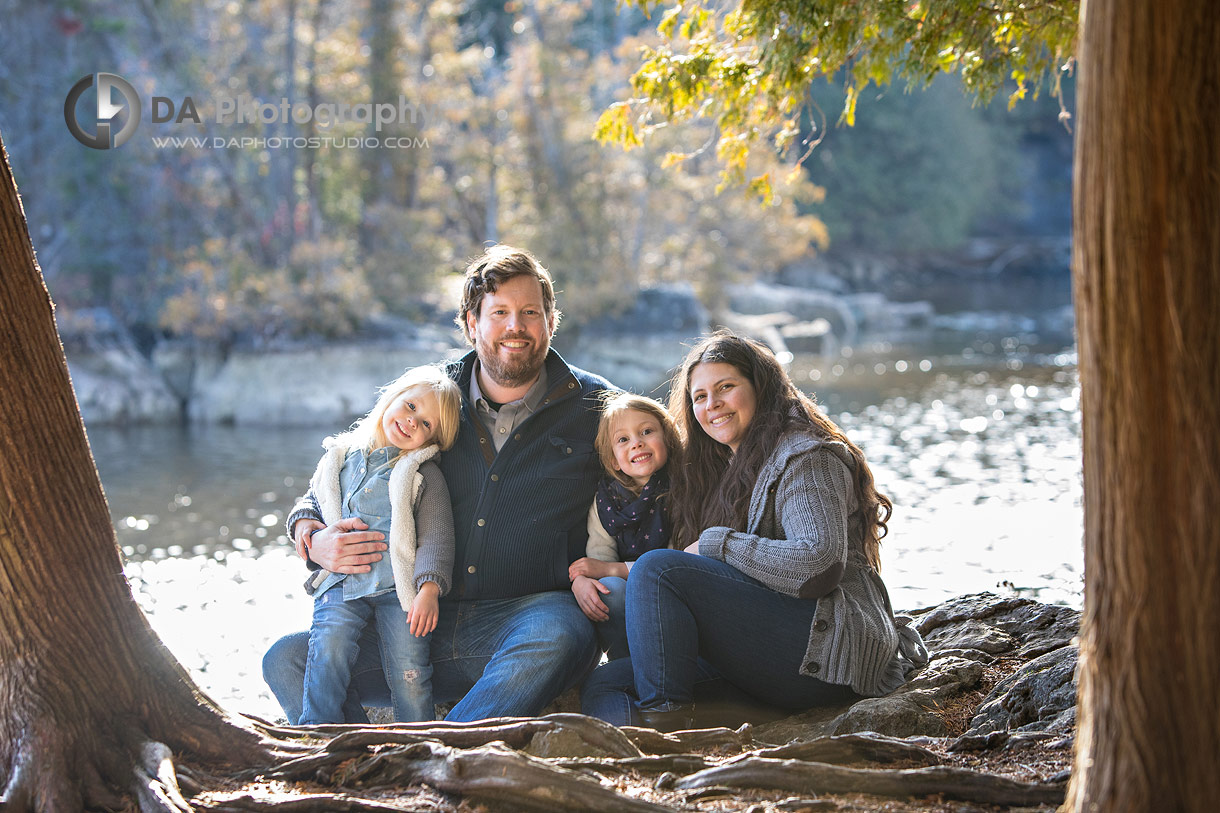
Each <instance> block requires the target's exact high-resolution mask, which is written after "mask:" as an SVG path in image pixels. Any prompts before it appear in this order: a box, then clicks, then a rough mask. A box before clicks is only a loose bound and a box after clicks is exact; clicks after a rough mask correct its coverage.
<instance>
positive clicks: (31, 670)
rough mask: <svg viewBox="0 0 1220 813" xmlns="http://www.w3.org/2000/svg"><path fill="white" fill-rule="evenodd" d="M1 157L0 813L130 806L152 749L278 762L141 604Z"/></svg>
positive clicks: (212, 757) (214, 758)
mask: <svg viewBox="0 0 1220 813" xmlns="http://www.w3.org/2000/svg"><path fill="white" fill-rule="evenodd" d="M2 151H3V143H2V142H0V336H3V341H4V346H3V350H2V351H0V807H4V809H5V810H12V811H23V810H54V811H72V810H80V809H83V808H85V807H91V808H95V807H99V806H105V807H113V808H118V807H125V806H126V805H125V804H124V801H123V800H124V799H125V798H127V797H130V796H131V794H132V792H133V784H143V785H145V786H147V785H149V784H156V783H155V782H153V781H152V780H149V779H148V778H147V776H145V779H143V780H141V779H139V778H138V777H139V776H140V775H141V771H143V770H144V769H145V767H146V766H147V763H148V762H149V761H150V759H152V760H153V761H156V758H155V756H154V752H153V750H150V749H147V748H146V747H145V746H146V744H148V743H150V742H161V743H164V744H166V745H168V746H169V748H170V749H172V750H173V751H175V752H186V753H189V754H191V755H192V756H193V757H195V758H196V759H201V760H204V761H215V762H223V761H226V760H238V761H241V762H243V763H245V764H246V765H251V764H259V763H264V762H267V761H268V753H267V751H266V750H265V748H264V747H263V745H262V740H261V738H260V737H259V736H258V735H257V734H256V733H255V732H254V731H253V730H251V729H249V728H246V727H242V726H239V725H238V724H236V723H234V722H233V721H230V720H229V719H228V718H227V717H226V716H225V715H224V713H223V712H222V711H220V710H219V709H218V708H217V707H216V706H215V705H214V704H213V703H212V702H211V701H210V700H209V699H208V698H206V697H204V696H203V695H202V694H201V693H200V692H199V690H198V689H197V688H196V687H195V686H194V684H193V683H192V682H191V680H190V678H189V677H188V676H187V674H186V672H185V671H184V670H183V668H182V667H181V666H180V665H179V664H178V662H177V661H176V660H174V658H173V656H171V655H170V654H169V653H168V652H167V651H166V650H165V648H164V646H163V645H162V644H161V642H160V640H158V638H157V636H156V634H154V633H153V632H152V630H151V629H150V628H149V626H148V623H147V621H146V620H145V618H144V615H143V613H141V611H140V609H139V607H138V606H137V605H136V603H135V601H134V599H133V598H132V595H131V590H130V588H129V586H128V584H127V581H126V579H125V578H124V576H123V568H122V563H121V562H120V560H119V554H118V548H117V546H116V544H115V538H114V531H113V528H112V527H111V525H110V515H109V511H108V510H107V507H106V500H105V498H104V496H103V495H102V488H101V483H100V482H99V480H98V476H97V471H96V469H95V468H94V465H93V458H92V455H91V454H90V452H89V446H88V443H87V441H86V439H85V430H84V425H83V424H82V423H81V417H80V410H79V409H78V407H77V404H76V398H75V396H74V394H73V391H72V385H71V382H70V381H69V378H68V367H67V362H66V360H65V358H64V353H63V348H62V346H61V344H60V341H59V336H58V334H57V333H56V329H55V321H54V317H53V313H52V305H51V300H50V298H49V296H48V295H47V290H46V287H45V286H44V284H43V281H42V276H41V273H40V272H39V269H38V266H37V264H36V262H35V259H34V252H33V248H32V246H31V244H30V238H29V234H28V231H27V227H26V223H25V218H24V215H23V212H22V209H21V203H20V200H19V199H18V196H17V188H16V185H15V184H14V182H13V176H12V172H11V170H10V169H9V165H8V156H7V154H3V152H2ZM151 772H152V773H154V774H155V773H156V766H155V765H154V766H153V767H152V771H151ZM169 780H170V782H171V783H172V771H171V772H170V774H169ZM152 795H156V794H155V793H153V794H152ZM162 795H163V796H165V798H166V799H168V796H169V795H171V794H168V792H165V793H163V794H162ZM149 798H151V796H150V797H149ZM150 804H153V803H150ZM165 804H167V805H171V806H172V803H170V802H168V801H166V802H165ZM154 806H155V804H154Z"/></svg>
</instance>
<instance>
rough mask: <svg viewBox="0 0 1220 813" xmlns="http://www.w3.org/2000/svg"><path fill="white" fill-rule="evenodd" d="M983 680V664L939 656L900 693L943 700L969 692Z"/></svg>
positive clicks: (954, 657) (949, 656)
mask: <svg viewBox="0 0 1220 813" xmlns="http://www.w3.org/2000/svg"><path fill="white" fill-rule="evenodd" d="M982 679H983V664H981V663H979V662H978V661H972V660H967V659H965V658H959V657H956V656H954V655H948V656H944V655H941V656H938V657H935V658H933V659H932V660H931V662H929V663H928V666H927V668H925V669H924V670H923V671H921V672H919V673H918V674H917V675H916V676H915V677H914V678H913V679H912V680H911V681H910V682H909V683H907V685H906V686H905V687H903V689H902V690H900V691H907V692H915V693H917V694H919V695H922V696H923V697H927V698H932V699H941V698H945V697H949V696H951V695H954V694H957V693H959V692H965V691H969V690H971V689H973V688H975V687H976V686H978V685H979V682H980V681H982Z"/></svg>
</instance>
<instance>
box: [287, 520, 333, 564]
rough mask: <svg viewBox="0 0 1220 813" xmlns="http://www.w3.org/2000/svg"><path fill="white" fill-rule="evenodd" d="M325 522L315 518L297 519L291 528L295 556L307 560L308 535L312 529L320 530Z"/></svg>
mask: <svg viewBox="0 0 1220 813" xmlns="http://www.w3.org/2000/svg"><path fill="white" fill-rule="evenodd" d="M325 527H326V523H324V522H322V521H321V520H316V519H298V520H297V522H296V525H294V526H293V528H292V534H293V539H292V541H293V542H295V543H296V546H297V556H300V557H301V558H302V559H304V560H305V561H309V545H310V542H309V537H310V536H311V535H312V534H313V532H314V531H320V530H322V529H323V528H325Z"/></svg>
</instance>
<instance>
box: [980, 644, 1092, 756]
mask: <svg viewBox="0 0 1220 813" xmlns="http://www.w3.org/2000/svg"><path fill="white" fill-rule="evenodd" d="M1076 658H1077V649H1076V647H1075V646H1064V647H1059V648H1058V649H1055V650H1053V651H1051V652H1048V653H1046V654H1045V655H1042V656H1040V657H1038V658H1035V659H1034V660H1032V661H1030V662H1029V663H1027V664H1025V666H1023V667H1021V668H1020V669H1018V670H1017V671H1016V672H1014V673H1013V674H1012V675H1010V676H1009V677H1007V678H1005V679H1004V680H1002V681H1000V682H999V683H998V684H996V686H995V688H994V689H992V690H991V693H990V694H988V695H987V697H986V698H984V700H983V702H982V704H981V705H980V706H979V708H978V711H977V712H975V715H974V717H973V718H972V719H971V720H970V729H969V730H968V731H967V732H966V734H964V735H963V738H978V737H987V736H989V735H991V734H994V733H1011V732H1044V733H1051V734H1056V735H1062V734H1067V733H1070V732H1071V731H1072V729H1073V727H1074V726H1075V723H1076V678H1075V673H1076Z"/></svg>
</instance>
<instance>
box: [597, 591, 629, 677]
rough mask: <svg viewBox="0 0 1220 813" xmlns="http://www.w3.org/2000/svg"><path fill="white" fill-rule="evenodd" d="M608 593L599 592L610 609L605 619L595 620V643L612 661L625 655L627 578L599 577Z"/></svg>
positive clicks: (626, 649) (626, 650)
mask: <svg viewBox="0 0 1220 813" xmlns="http://www.w3.org/2000/svg"><path fill="white" fill-rule="evenodd" d="M598 581H600V582H601V583H602V585H603V586H604V587H608V588H609V589H610V592H609V593H605V594H600V597H601V600H602V604H605V605H606V609H607V610H609V611H610V618H609V620H607V621H598V622H597V643H598V645H599V646H601V649H602V652H605V653H606V657H607V658H608V659H610V660H612V661H614V660H618V659H619V658H625V657H627V652H628V647H627V580H626V579H623V578H620V577H618V576H606V577H605V578H602V579H599V580H598Z"/></svg>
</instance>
